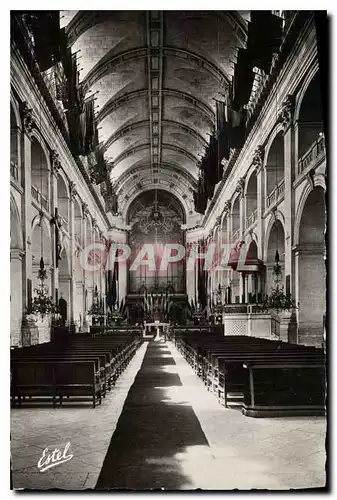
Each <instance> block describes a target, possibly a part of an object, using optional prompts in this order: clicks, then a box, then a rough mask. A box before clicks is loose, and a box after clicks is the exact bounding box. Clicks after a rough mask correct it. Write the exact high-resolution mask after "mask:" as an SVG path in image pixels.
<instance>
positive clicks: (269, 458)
mask: <svg viewBox="0 0 337 500" xmlns="http://www.w3.org/2000/svg"><path fill="white" fill-rule="evenodd" d="M167 347H168V348H169V350H170V354H171V356H172V357H173V359H174V361H175V364H167V365H164V366H163V370H165V371H167V372H168V373H177V374H178V375H179V377H180V380H181V382H182V386H172V387H167V388H166V394H165V400H167V401H170V402H171V403H173V404H177V405H184V404H186V403H188V404H190V405H191V406H192V408H193V410H194V412H195V414H196V416H197V418H198V420H199V422H200V425H201V427H202V430H203V432H204V434H205V436H206V438H207V441H208V445H209V446H200V447H198V446H191V447H189V448H186V449H185V450H184V451H183V452H182V453H178V454H177V456H175V457H174V461H176V462H179V467H180V469H181V470H182V471H183V472H184V476H186V477H188V478H189V480H188V484H186V488H188V489H189V488H202V489H206V490H217V489H218V490H219V489H226V490H231V489H240V490H250V489H271V490H284V489H299V488H317V487H322V486H324V485H325V432H326V422H325V419H324V418H321V417H317V418H313V417H310V418H299V417H294V418H290V417H288V418H272V419H254V418H248V417H244V416H243V415H242V414H241V412H240V411H239V410H235V409H225V408H223V407H222V406H220V405H219V404H218V403H217V401H216V399H215V398H214V396H213V395H212V394H210V393H208V392H207V391H206V389H205V387H204V385H203V384H202V382H201V381H200V380H199V379H198V378H197V377H196V375H195V374H194V373H193V371H192V369H191V368H190V366H189V365H187V363H186V362H185V360H184V359H183V358H182V357H181V355H180V353H179V352H178V351H177V350H176V349H175V347H174V345H172V344H171V343H167ZM146 348H147V344H144V345H143V346H142V347H141V348H140V349H139V350H138V352H137V353H136V355H135V357H134V358H133V360H132V361H131V363H130V365H129V366H128V368H127V369H126V370H125V372H124V373H123V374H122V376H121V377H120V379H119V380H118V382H117V384H116V388H115V389H114V390H113V391H112V392H111V393H110V394H108V396H107V398H106V400H104V401H103V404H102V405H101V406H98V407H97V408H96V409H92V408H90V407H88V408H84V407H81V408H80V407H77V408H62V409H59V408H58V409H50V408H45V409H44V408H43V409H35V408H31V409H28V408H27V409H14V410H12V411H11V434H12V442H11V454H12V471H13V487H14V488H15V489H20V488H32V489H47V488H48V489H49V488H61V489H68V490H76V489H77V490H81V489H87V488H93V487H95V485H96V482H97V478H98V476H99V473H100V470H101V468H102V464H103V461H104V457H105V455H106V452H107V449H108V447H109V443H110V439H111V436H112V434H113V432H114V430H115V428H116V425H117V421H118V418H119V416H120V414H121V411H122V408H123V404H124V401H125V399H126V397H127V394H128V391H129V388H130V387H131V385H132V384H133V381H134V379H135V376H136V374H137V372H138V370H139V368H140V366H141V364H142V361H143V357H144V354H145V351H146ZM154 425H155V424H154ZM68 442H70V448H69V452H68V454H69V453H71V454H72V455H73V458H72V459H71V460H69V461H68V462H66V463H64V464H60V465H58V466H57V467H54V468H51V469H49V470H47V471H45V472H40V471H39V469H38V467H37V462H38V460H39V458H40V457H41V455H42V452H43V450H44V448H46V447H48V448H49V450H50V451H52V450H53V449H54V448H55V447H57V448H59V449H63V448H64V446H65V445H66V443H68ZM149 466H150V464H149ZM183 489H185V488H183Z"/></svg>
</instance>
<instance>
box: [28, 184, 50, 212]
mask: <svg viewBox="0 0 337 500" xmlns="http://www.w3.org/2000/svg"><path fill="white" fill-rule="evenodd" d="M31 192H32V198H33V199H34V200H35V201H36V203H37V204H38V205H40V206H41V207H42V208H44V209H45V210H46V211H47V212H48V211H49V201H48V199H47V198H46V196H44V195H43V194H42V193H40V191H39V190H38V189H37V188H36V187H35V186H32V190H31Z"/></svg>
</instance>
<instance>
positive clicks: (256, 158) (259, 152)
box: [252, 146, 264, 174]
mask: <svg viewBox="0 0 337 500" xmlns="http://www.w3.org/2000/svg"><path fill="white" fill-rule="evenodd" d="M263 160H264V147H263V146H258V147H257V148H256V149H255V151H254V153H253V161H252V164H253V165H254V167H255V168H256V173H257V174H258V173H259V172H260V171H261V169H262V166H263Z"/></svg>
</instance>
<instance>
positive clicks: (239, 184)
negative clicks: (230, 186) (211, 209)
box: [235, 177, 245, 196]
mask: <svg viewBox="0 0 337 500" xmlns="http://www.w3.org/2000/svg"><path fill="white" fill-rule="evenodd" d="M244 188H245V178H244V177H240V179H239V180H238V182H237V184H236V188H235V192H236V193H239V195H240V196H243V191H244Z"/></svg>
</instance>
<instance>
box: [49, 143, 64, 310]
mask: <svg viewBox="0 0 337 500" xmlns="http://www.w3.org/2000/svg"><path fill="white" fill-rule="evenodd" d="M50 163H51V186H50V187H51V193H50V194H51V196H50V213H51V215H52V217H54V216H55V208H57V207H58V201H57V179H58V172H59V169H60V168H61V163H60V160H59V156H58V154H57V152H56V151H55V150H53V151H51V152H50ZM51 242H52V259H53V265H52V272H51V290H50V293H51V294H52V297H53V299H54V301H55V302H58V299H59V293H58V290H59V272H58V267H56V241H55V226H54V225H53V226H52V228H51Z"/></svg>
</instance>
